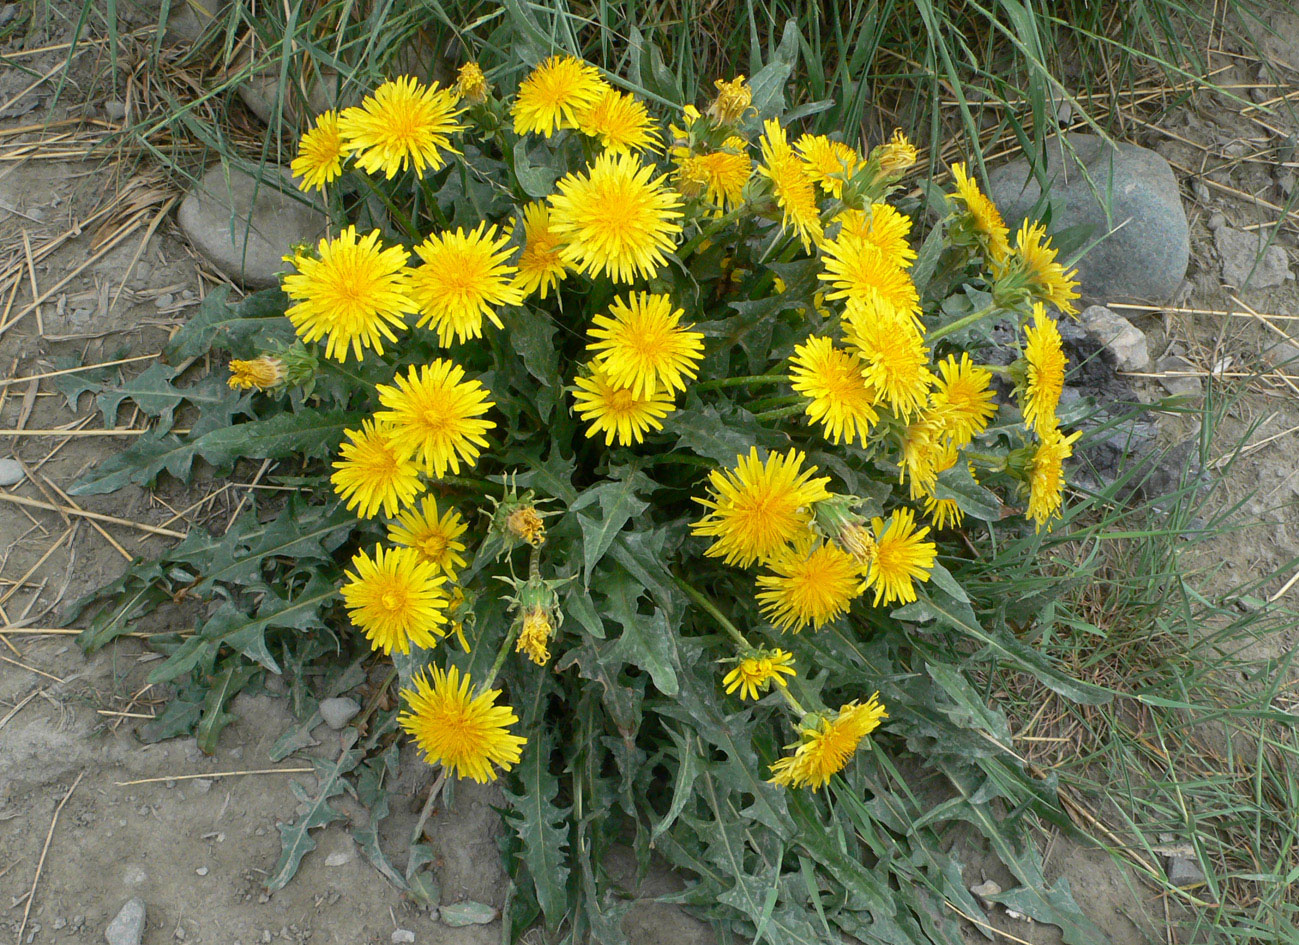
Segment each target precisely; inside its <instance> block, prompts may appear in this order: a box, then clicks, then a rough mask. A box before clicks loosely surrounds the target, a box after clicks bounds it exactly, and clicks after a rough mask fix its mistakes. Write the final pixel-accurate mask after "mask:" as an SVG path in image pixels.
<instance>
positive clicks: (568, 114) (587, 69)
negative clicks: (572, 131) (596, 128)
mask: <svg viewBox="0 0 1299 945" xmlns="http://www.w3.org/2000/svg"><path fill="white" fill-rule="evenodd" d="M607 88H609V86H608V83H606V82H605V81H604V79H602V78H600V70H598V69H596V68H595V66H592V65H589V64H587V63H585V62H583V61H582V60H580V59H574V58H573V57H572V56H551V57H550V58H549V59H547V60H545V61H544V62H543V63H541V65H539V66H537V68H536V69H534V70H533V71H532V74H531V75H529V76H528V77H527V78H526V79H524V80H523V82H522V83H520V84H519V91H518V94H517V95H516V96H515V97H514V104H513V105H512V106H511V108H510V114H511V115H513V116H514V133H515V134H518V135H522V134H528V133H531V134H539V135H545V136H546V137H547V138H549V137H550V136H551V135H553V134H554V133H555V132H556V131H558V130H559V129H561V128H576V127H577V126H578V114H579V113H580V112H581V111H582V110H583V109H585V108H587V107H589V106H590V105H592V104H594V103H595V100H596V99H598V98H599V97H600V96H601V95H602V94H604V91H605V90H606V89H607Z"/></svg>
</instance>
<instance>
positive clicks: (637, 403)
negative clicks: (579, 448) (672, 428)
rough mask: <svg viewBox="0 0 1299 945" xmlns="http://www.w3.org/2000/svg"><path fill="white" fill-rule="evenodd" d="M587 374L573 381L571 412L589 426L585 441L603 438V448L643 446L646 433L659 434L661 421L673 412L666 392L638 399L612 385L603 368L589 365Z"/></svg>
mask: <svg viewBox="0 0 1299 945" xmlns="http://www.w3.org/2000/svg"><path fill="white" fill-rule="evenodd" d="M587 371H588V373H587V374H585V375H578V377H577V378H576V379H575V380H574V381H573V383H574V385H575V390H574V391H573V402H574V403H573V410H574V411H575V412H576V413H577V415H578V416H580V417H581V418H582V419H583V420H584V421H586V422H587V423H588V424H589V426H588V427H587V428H586V435H587V436H588V437H594V436H598V435H599V434H601V433H603V434H604V445H605V446H610V445H612V444H613V442H614V440H617V441H618V445H619V446H632V445H633V444H638V443H641V442H643V441H644V439H645V434H646V433H649V432H650V431H652V430H662V429H663V418H664V417H666V416H667V415H668V414H670V413H672V411H673V410H675V409H676V407H675V405H674V404H673V402H672V401H673V397H672V391H671V390H669V389H667V388H659V389H658V390H656V391H655V392H654V393H651V394H642V395H640V396H638V395H637V394H636V392H635V391H633V390H632V389H631V388H630V387H624V386H623V385H621V384H619V383H617V382H615V381H614V380H613V379H612V378H611V377H610V376H609V373H608V371H607V370H606V368H605V367H604V365H602V364H599V363H592V364H589V365H587Z"/></svg>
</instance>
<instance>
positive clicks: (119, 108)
mask: <svg viewBox="0 0 1299 945" xmlns="http://www.w3.org/2000/svg"><path fill="white" fill-rule="evenodd" d="M104 116H105V117H106V118H107V119H108V120H109V121H121V120H122V119H123V118H125V117H126V105H125V104H124V103H122V102H117V101H108V102H105V103H104Z"/></svg>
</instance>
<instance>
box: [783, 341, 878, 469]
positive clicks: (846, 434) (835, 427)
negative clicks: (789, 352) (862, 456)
mask: <svg viewBox="0 0 1299 945" xmlns="http://www.w3.org/2000/svg"><path fill="white" fill-rule="evenodd" d="M789 364H790V371H789V382H790V384H792V385H793V387H794V390H795V391H797V392H798V393H799V394H802V395H803V396H804V397H805V398H807V402H808V403H807V416H808V418H809V419H810V420H812V422H814V423H819V424H821V426H822V427H824V428H825V435H826V436H827V437H828V438H829V439H830V440H831V441H832V442H833V443H835V444H836V445H837V444H838V443H839V441H840V440H841V439H842V440H846V441H847V442H848V443H852V442H853V440H857V441H858V442H860V443H861V444H862V445H865V443H866V435H867V434H868V433H870V430H871V427H873V426H874V425H875V424H876V423H877V422H878V421H879V418H880V417H879V414H878V413H877V412H876V411H875V401H876V393H875V390H874V388H872V387H871V385H870V384H868V383H866V379H865V377H863V376H862V370H863V368H864V367H865V365H864V364H863V363H862V361H861V359H860V358H859V357H858V356H857V355H855V354H852V353H850V352H848V351H842V350H840V349H839V348H836V347H835V346H834V342H832V341H831V340H830V339H829V338H817V337H813V338H809V339H808V340H807V343H806V344H802V345H799V346H798V347H796V348H795V349H794V356H793V357H792V358H790V359H789Z"/></svg>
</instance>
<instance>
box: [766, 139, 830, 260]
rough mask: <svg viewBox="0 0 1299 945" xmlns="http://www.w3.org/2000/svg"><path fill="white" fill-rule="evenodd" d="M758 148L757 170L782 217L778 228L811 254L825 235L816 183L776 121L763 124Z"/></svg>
mask: <svg viewBox="0 0 1299 945" xmlns="http://www.w3.org/2000/svg"><path fill="white" fill-rule="evenodd" d="M760 145H761V148H762V165H761V166H760V167H759V168H758V171H759V173H761V174H762V176H763V177H766V178H767V179H768V180H770V181H771V193H772V196H774V197H775V198H776V205H777V206H778V207H780V210H781V213H782V214H783V216H782V219H781V226H782V227H783V229H784V230H785V232H787V233H788V232H791V231H792V232H794V233H797V234H798V238H799V239H800V240H801V241H802V243H803V248H804V249H806V250H809V251H810V250H811V248H812V244H814V243H820V242H821V238H822V235H823V234H824V229H823V227H822V225H821V211H820V208H818V207H817V205H816V184H814V183H813V182H812V177H811V175H810V174H808V172H807V165H805V164H804V163H803V160H802V158H800V157H799V156H798V155H797V154H796V153H794V149H793V148H791V147H790V146H789V139H788V138H786V137H785V129H784V128H782V127H780V122H778V121H777V120H776V119H774V118H771V119H768V120H767V121H766V122H765V123H764V124H763V135H762V139H761V141H760Z"/></svg>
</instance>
